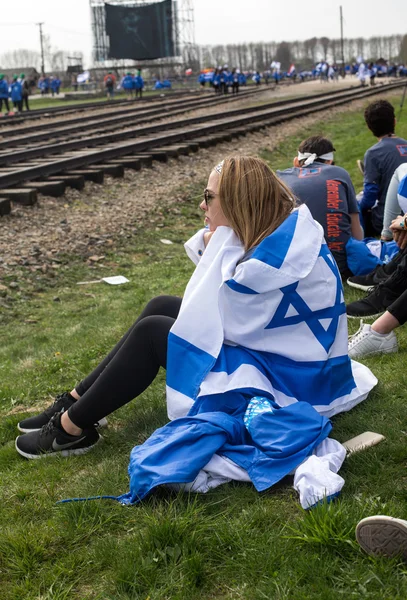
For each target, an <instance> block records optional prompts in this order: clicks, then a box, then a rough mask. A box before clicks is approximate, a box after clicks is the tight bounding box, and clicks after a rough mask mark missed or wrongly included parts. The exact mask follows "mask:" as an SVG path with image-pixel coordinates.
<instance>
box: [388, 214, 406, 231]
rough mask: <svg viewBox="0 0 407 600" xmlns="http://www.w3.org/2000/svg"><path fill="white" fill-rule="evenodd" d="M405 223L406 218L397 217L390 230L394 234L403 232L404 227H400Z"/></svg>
mask: <svg viewBox="0 0 407 600" xmlns="http://www.w3.org/2000/svg"><path fill="white" fill-rule="evenodd" d="M403 221H404V217H402V216H400V217H396V218H395V219H393V221H392V222H391V225H390V227H389V229H390V230H391V231H393V232H394V231H403V227H402V226H401V225H400V223H403Z"/></svg>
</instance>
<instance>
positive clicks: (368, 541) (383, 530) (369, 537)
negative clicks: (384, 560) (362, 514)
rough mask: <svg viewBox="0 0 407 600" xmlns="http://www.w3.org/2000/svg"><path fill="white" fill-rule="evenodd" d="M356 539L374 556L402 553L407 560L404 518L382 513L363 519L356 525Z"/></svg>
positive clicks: (406, 533)
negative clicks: (395, 517) (382, 514)
mask: <svg viewBox="0 0 407 600" xmlns="http://www.w3.org/2000/svg"><path fill="white" fill-rule="evenodd" d="M356 540H357V541H358V543H359V544H360V546H361V548H363V550H364V551H365V552H367V553H368V554H371V555H373V556H388V557H390V558H394V557H395V556H399V555H401V556H402V557H403V559H404V560H407V522H406V521H403V520H402V519H394V518H393V517H387V516H381V515H378V516H374V517H367V518H366V519H362V520H361V521H360V522H359V523H358V524H357V526H356Z"/></svg>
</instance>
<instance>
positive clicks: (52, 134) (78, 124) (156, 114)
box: [0, 89, 258, 154]
mask: <svg viewBox="0 0 407 600" xmlns="http://www.w3.org/2000/svg"><path fill="white" fill-rule="evenodd" d="M256 93H258V90H257V89H252V90H247V91H245V92H243V93H242V94H241V95H240V94H239V96H232V95H228V96H211V97H206V98H202V97H201V98H197V97H194V98H192V99H191V98H186V99H183V100H182V101H181V102H180V101H179V100H178V101H176V100H169V101H167V102H163V103H161V104H159V106H153V107H141V106H139V105H135V104H132V105H131V106H129V105H127V106H126V107H124V108H122V109H121V110H117V109H116V107H114V108H113V107H110V106H109V107H106V108H105V110H104V111H103V113H99V114H97V115H92V114H90V115H82V116H80V117H74V118H69V117H68V118H67V117H66V116H64V118H63V119H60V120H58V121H54V122H52V123H42V122H41V123H37V124H34V125H29V126H26V127H21V128H18V129H15V128H13V127H9V128H0V154H1V150H5V149H8V148H12V147H18V146H19V145H22V146H24V147H26V146H27V145H28V144H30V143H32V142H37V141H40V142H42V141H46V140H48V139H52V138H58V137H66V136H67V135H69V137H71V138H72V137H73V136H74V135H75V134H77V133H78V132H80V133H81V134H83V133H84V132H86V131H90V132H95V131H97V129H98V128H103V129H104V130H105V131H106V128H108V127H110V128H111V129H115V128H117V125H121V124H127V125H130V124H133V125H134V124H138V123H145V122H148V121H151V120H153V119H154V120H157V119H160V118H161V119H163V118H167V117H171V116H175V115H179V114H183V113H185V112H187V111H191V110H196V109H199V108H207V107H211V106H217V105H222V104H230V103H233V102H236V101H237V100H241V99H242V98H243V99H245V98H251V97H253V95H254V94H256Z"/></svg>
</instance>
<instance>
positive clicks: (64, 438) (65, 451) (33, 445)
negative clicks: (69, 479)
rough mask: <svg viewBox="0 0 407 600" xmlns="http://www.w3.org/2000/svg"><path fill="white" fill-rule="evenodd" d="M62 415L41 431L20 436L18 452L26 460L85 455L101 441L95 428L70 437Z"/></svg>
mask: <svg viewBox="0 0 407 600" xmlns="http://www.w3.org/2000/svg"><path fill="white" fill-rule="evenodd" d="M61 415H62V412H60V413H57V414H55V415H54V416H53V417H51V419H50V421H49V422H48V423H47V424H46V425H44V427H42V428H41V429H40V431H32V432H31V433H27V434H26V435H20V436H18V438H17V439H16V450H17V452H18V453H19V454H21V456H24V457H25V458H44V457H46V456H71V455H73V454H85V453H86V452H89V450H91V448H93V446H95V444H97V443H98V441H99V440H100V439H101V436H100V435H99V433H98V432H97V430H96V429H95V427H90V428H89V429H84V430H83V431H82V433H81V434H80V435H69V434H68V433H66V431H64V430H63V429H62V426H61Z"/></svg>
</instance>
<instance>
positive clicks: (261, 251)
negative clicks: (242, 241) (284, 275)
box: [252, 210, 298, 269]
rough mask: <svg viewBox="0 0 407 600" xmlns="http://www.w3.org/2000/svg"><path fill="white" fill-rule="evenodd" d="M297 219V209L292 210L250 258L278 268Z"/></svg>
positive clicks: (287, 247)
mask: <svg viewBox="0 0 407 600" xmlns="http://www.w3.org/2000/svg"><path fill="white" fill-rule="evenodd" d="M297 221H298V210H296V211H294V212H292V213H291V214H290V216H289V217H288V218H287V219H286V220H285V221H284V222H283V223H282V224H281V225H280V227H278V229H276V231H274V232H273V233H272V234H271V235H269V236H268V237H266V239H265V240H263V241H262V242H261V244H260V245H259V247H258V248H256V250H255V251H254V252H253V255H252V258H255V259H257V260H260V261H261V262H264V263H266V264H267V265H270V266H271V267H274V268H275V269H279V268H280V267H281V265H282V264H283V262H284V260H285V257H286V256H287V252H288V249H289V247H290V245H291V242H292V239H293V236H294V232H295V228H296V226H297Z"/></svg>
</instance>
